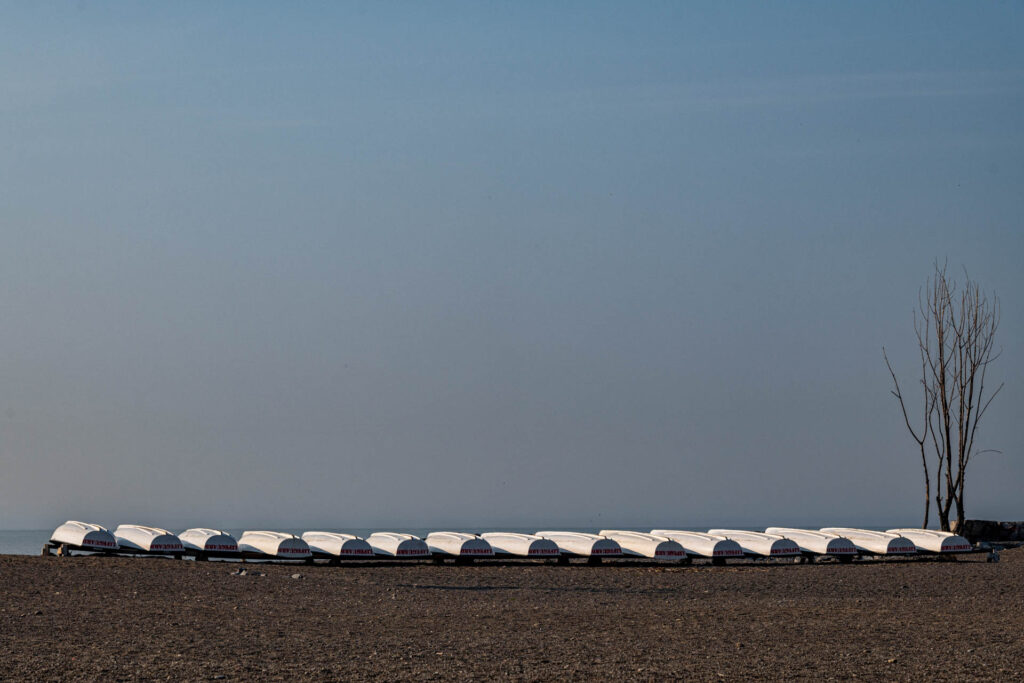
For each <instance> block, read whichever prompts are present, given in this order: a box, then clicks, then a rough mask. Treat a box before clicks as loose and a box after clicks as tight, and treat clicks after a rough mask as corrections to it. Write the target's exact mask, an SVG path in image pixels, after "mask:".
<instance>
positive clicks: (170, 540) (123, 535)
mask: <svg viewBox="0 0 1024 683" xmlns="http://www.w3.org/2000/svg"><path fill="white" fill-rule="evenodd" d="M114 539H115V540H117V545H118V552H122V553H134V554H139V555H175V556H177V557H181V555H182V554H183V553H184V552H185V547H184V546H183V545H182V544H181V539H179V538H178V537H177V536H175V535H174V534H172V533H171V532H170V531H168V530H167V529H161V528H159V527H154V526H142V525H139V524H122V525H120V526H118V527H117V528H116V529H114Z"/></svg>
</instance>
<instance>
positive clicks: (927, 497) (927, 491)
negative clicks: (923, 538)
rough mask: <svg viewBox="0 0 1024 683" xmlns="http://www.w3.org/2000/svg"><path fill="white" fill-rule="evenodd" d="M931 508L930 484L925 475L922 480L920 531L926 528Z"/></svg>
mask: <svg viewBox="0 0 1024 683" xmlns="http://www.w3.org/2000/svg"><path fill="white" fill-rule="evenodd" d="M931 507H932V482H931V480H930V479H928V477H927V475H926V476H925V478H924V524H922V525H921V528H922V529H927V528H928V518H929V516H930V514H929V513H930V512H931Z"/></svg>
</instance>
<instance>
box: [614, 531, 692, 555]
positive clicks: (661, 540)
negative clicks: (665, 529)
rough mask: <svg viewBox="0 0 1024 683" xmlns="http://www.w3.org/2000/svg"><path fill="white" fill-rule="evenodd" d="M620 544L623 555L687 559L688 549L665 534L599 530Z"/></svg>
mask: <svg viewBox="0 0 1024 683" xmlns="http://www.w3.org/2000/svg"><path fill="white" fill-rule="evenodd" d="M598 533H599V534H600V535H601V536H604V537H605V538H610V539H612V540H613V541H615V542H616V543H618V544H619V547H620V548H622V554H623V555H632V556H633V557H649V558H651V559H652V560H685V559H686V550H684V549H683V546H681V545H679V542H678V541H673V540H672V539H670V538H666V537H665V536H655V535H654V534H645V533H643V532H641V531H620V530H618V529H602V530H601V531H600V532H598Z"/></svg>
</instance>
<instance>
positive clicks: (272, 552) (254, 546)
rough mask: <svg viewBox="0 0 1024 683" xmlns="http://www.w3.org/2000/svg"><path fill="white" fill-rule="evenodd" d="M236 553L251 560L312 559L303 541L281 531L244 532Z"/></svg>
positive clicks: (311, 554)
mask: <svg viewBox="0 0 1024 683" xmlns="http://www.w3.org/2000/svg"><path fill="white" fill-rule="evenodd" d="M238 551H239V552H240V553H241V554H242V557H245V558H248V559H253V560H312V559H313V553H312V552H311V551H310V549H309V546H308V545H307V544H306V542H305V541H303V540H302V539H301V538H299V537H298V536H296V535H295V534H286V533H284V532H281V531H246V532H244V533H243V534H242V535H241V537H240V538H239V539H238Z"/></svg>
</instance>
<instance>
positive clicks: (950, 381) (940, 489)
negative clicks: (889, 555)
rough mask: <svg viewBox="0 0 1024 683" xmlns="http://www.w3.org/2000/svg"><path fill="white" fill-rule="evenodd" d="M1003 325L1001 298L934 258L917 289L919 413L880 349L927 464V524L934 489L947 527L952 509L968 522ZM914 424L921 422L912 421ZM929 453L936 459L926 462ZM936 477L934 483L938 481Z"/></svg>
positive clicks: (942, 523)
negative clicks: (953, 274)
mask: <svg viewBox="0 0 1024 683" xmlns="http://www.w3.org/2000/svg"><path fill="white" fill-rule="evenodd" d="M998 327H999V298H998V297H997V296H995V294H993V295H992V297H991V298H989V296H988V295H987V294H985V293H984V292H982V291H981V288H980V287H979V286H978V283H976V282H974V281H972V280H971V278H970V277H969V276H968V275H967V272H966V271H964V284H963V286H962V287H960V286H958V285H957V283H956V282H955V281H954V280H952V279H950V278H949V276H948V275H947V273H946V265H945V264H943V265H942V266H941V267H940V266H939V264H938V262H936V263H935V273H934V274H933V276H932V277H931V278H929V279H928V283H927V285H926V286H925V289H924V290H923V291H922V292H919V293H918V307H917V310H915V311H914V332H915V334H916V335H917V345H918V350H919V352H920V359H921V380H920V382H921V393H922V400H921V404H920V405H921V413H920V416H917V414H916V413H915V417H914V419H913V423H912V420H911V416H910V413H908V410H907V403H906V400H905V399H904V396H903V392H902V391H901V389H900V383H899V380H897V379H896V373H895V372H894V371H893V369H892V364H891V363H890V362H889V356H888V355H887V354H886V353H885V348H884V347H883V349H882V356H883V357H884V358H885V365H886V367H887V368H889V374H890V376H891V377H892V382H893V385H894V386H895V389H894V390H893V391H892V395H893V396H895V397H896V400H897V401H898V402H899V404H900V410H901V411H902V412H903V421H904V423H905V424H906V426H907V430H908V431H909V432H910V435H911V436H912V437H913V439H914V441H915V442H916V443H917V445H918V448H919V450H920V453H921V465H922V467H923V469H924V482H925V506H924V526H925V527H927V526H928V521H929V513H930V506H931V501H932V496H933V494H934V501H935V510H936V513H937V514H938V517H939V524H940V526H941V528H942V529H943V530H946V531H948V530H949V528H950V525H949V517H950V512H951V511H952V510H953V509H954V507H955V511H956V526H957V528H962V527H963V523H964V488H965V484H966V482H967V465H968V464H969V463H970V461H971V457H972V456H974V455H977V454H978V453H984V452H987V451H975V446H974V441H975V437H976V436H977V433H978V425H979V424H980V422H981V418H982V416H984V414H985V412H986V411H987V410H988V407H989V405H991V404H992V399H994V398H995V397H996V395H998V394H999V391H1000V390H1001V389H1002V388H1003V385H1002V384H1000V385H999V386H998V387H996V388H995V390H994V391H991V392H989V393H986V391H987V389H986V386H985V380H986V374H987V372H988V366H989V365H990V364H991V363H992V362H993V361H995V360H996V359H997V358H998V357H999V353H996V352H995V344H994V343H995V335H996V330H997V329H998ZM915 424H916V425H918V426H917V427H916V428H915ZM929 454H930V459H931V460H932V461H933V462H934V464H935V467H934V469H933V470H930V468H929V467H928V461H929ZM933 484H934V486H933Z"/></svg>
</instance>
